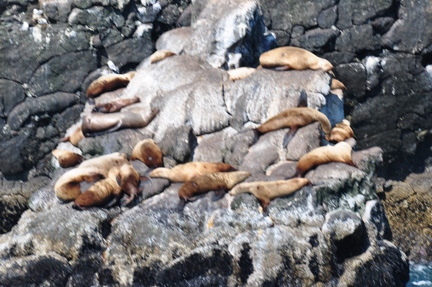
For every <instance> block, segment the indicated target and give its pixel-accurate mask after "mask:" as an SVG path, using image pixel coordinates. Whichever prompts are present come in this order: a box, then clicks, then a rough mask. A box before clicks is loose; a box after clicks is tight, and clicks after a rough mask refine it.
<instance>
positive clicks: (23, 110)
mask: <svg viewBox="0 0 432 287" xmlns="http://www.w3.org/2000/svg"><path fill="white" fill-rule="evenodd" d="M77 101H78V98H77V97H76V95H74V94H68V93H61V92H59V93H55V94H52V95H46V96H43V97H38V98H33V99H27V100H26V101H24V102H22V103H20V104H19V105H17V106H15V108H14V109H13V110H12V111H11V112H10V114H9V116H8V124H9V126H10V127H11V129H13V130H18V129H19V128H20V127H21V126H22V125H23V124H24V123H25V122H26V121H27V120H28V118H29V117H31V116H34V115H37V114H43V113H47V114H54V113H60V112H62V111H63V110H64V109H66V108H67V107H70V106H72V105H73V104H75V103H76V102H77Z"/></svg>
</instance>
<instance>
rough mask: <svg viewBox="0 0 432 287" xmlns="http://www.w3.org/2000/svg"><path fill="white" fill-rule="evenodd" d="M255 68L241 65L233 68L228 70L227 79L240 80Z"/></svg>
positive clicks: (250, 73) (253, 71)
mask: <svg viewBox="0 0 432 287" xmlns="http://www.w3.org/2000/svg"><path fill="white" fill-rule="evenodd" d="M255 71H256V69H255V68H249V67H241V68H237V69H233V70H228V71H227V73H228V79H229V80H231V81H237V80H242V79H244V78H247V77H249V76H250V75H252V74H253V73H255Z"/></svg>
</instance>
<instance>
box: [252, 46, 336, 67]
mask: <svg viewBox="0 0 432 287" xmlns="http://www.w3.org/2000/svg"><path fill="white" fill-rule="evenodd" d="M259 61H260V64H261V66H262V67H264V68H278V67H281V68H282V69H292V70H305V69H312V70H324V71H329V70H331V69H333V65H332V64H331V63H330V62H329V61H327V60H326V59H323V58H320V57H317V56H316V55H314V54H313V53H311V52H309V51H307V50H305V49H301V48H297V47H279V48H276V49H273V50H270V51H267V52H265V53H262V54H261V56H260V58H259Z"/></svg>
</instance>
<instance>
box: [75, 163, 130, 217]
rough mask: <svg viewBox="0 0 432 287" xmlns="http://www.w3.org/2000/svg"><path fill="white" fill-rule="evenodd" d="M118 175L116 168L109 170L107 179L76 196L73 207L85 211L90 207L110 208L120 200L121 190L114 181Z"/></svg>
mask: <svg viewBox="0 0 432 287" xmlns="http://www.w3.org/2000/svg"><path fill="white" fill-rule="evenodd" d="M118 173H119V168H118V167H113V168H112V169H110V170H109V173H108V177H107V178H104V179H101V180H99V181H97V182H95V183H94V184H93V185H92V186H91V187H90V188H89V189H87V190H86V191H85V192H83V193H81V194H80V195H78V197H77V198H76V199H75V202H74V204H73V207H74V208H76V209H85V208H88V207H92V206H104V205H107V206H108V207H109V206H112V205H113V204H114V203H115V202H117V201H118V199H119V198H120V195H121V190H122V189H121V187H120V185H119V184H118V183H117V179H116V177H117V175H118ZM113 199H114V200H113Z"/></svg>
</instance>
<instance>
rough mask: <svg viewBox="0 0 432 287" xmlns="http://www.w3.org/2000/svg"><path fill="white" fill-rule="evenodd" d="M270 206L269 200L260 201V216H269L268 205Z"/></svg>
mask: <svg viewBox="0 0 432 287" xmlns="http://www.w3.org/2000/svg"><path fill="white" fill-rule="evenodd" d="M269 204H270V200H268V199H267V200H261V207H262V215H264V216H269V214H268V209H267V207H268V205H269Z"/></svg>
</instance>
